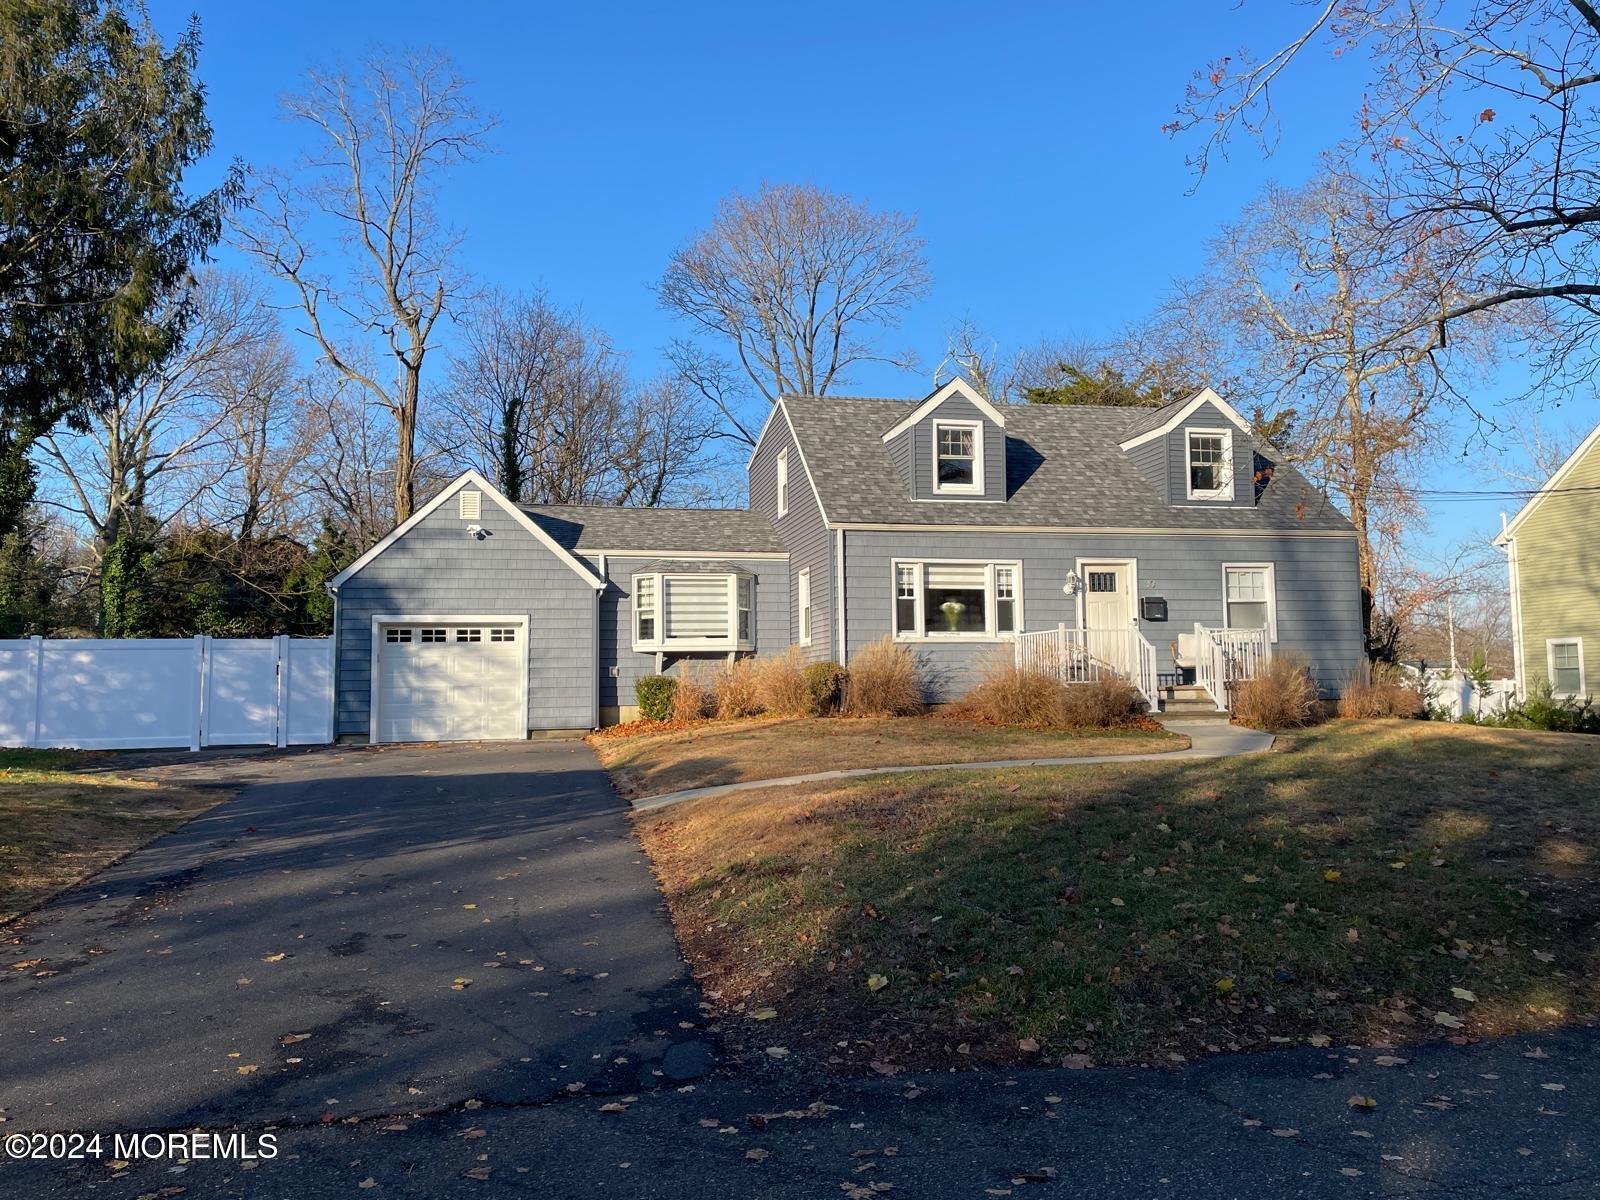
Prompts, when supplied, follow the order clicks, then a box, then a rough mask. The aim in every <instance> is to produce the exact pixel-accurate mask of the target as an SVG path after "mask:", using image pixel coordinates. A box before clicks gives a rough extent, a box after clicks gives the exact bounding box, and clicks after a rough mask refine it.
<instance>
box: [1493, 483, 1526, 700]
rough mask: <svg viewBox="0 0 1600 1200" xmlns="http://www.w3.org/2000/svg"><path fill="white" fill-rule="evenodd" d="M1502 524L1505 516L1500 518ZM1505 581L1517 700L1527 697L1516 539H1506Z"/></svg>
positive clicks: (1519, 570) (1520, 585)
mask: <svg viewBox="0 0 1600 1200" xmlns="http://www.w3.org/2000/svg"><path fill="white" fill-rule="evenodd" d="M1500 520H1501V522H1502V523H1504V521H1505V514H1504V513H1502V514H1501V516H1500ZM1505 552H1506V581H1507V584H1508V585H1509V587H1510V589H1511V674H1512V677H1513V678H1514V679H1515V680H1516V686H1517V699H1519V700H1521V699H1525V698H1526V697H1527V695H1528V681H1527V664H1526V662H1524V660H1523V658H1524V656H1523V653H1522V571H1521V569H1520V568H1519V566H1518V564H1517V539H1516V538H1514V537H1512V538H1507V539H1506V541H1505Z"/></svg>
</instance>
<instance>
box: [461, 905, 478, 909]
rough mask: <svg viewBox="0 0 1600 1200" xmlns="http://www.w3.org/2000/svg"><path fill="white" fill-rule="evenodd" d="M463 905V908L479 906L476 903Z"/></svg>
mask: <svg viewBox="0 0 1600 1200" xmlns="http://www.w3.org/2000/svg"><path fill="white" fill-rule="evenodd" d="M461 907H462V908H477V907H478V906H477V905H476V904H463V905H462V906H461Z"/></svg>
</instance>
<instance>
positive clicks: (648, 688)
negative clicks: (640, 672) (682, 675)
mask: <svg viewBox="0 0 1600 1200" xmlns="http://www.w3.org/2000/svg"><path fill="white" fill-rule="evenodd" d="M677 690H678V681H677V680H676V679H674V678H672V676H670V675H646V676H645V677H644V678H643V679H640V680H638V681H637V682H635V683H634V685H633V694H634V698H635V699H637V700H638V701H639V715H640V716H641V717H643V718H644V719H645V720H647V721H666V720H669V719H670V718H671V716H672V693H673V692H675V691H677Z"/></svg>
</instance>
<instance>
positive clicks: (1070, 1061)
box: [1061, 1054, 1094, 1071]
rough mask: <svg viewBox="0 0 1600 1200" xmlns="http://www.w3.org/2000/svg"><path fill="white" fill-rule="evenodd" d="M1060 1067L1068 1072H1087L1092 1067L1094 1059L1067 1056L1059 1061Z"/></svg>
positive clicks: (1080, 1055)
mask: <svg viewBox="0 0 1600 1200" xmlns="http://www.w3.org/2000/svg"><path fill="white" fill-rule="evenodd" d="M1061 1065H1062V1066H1063V1067H1065V1068H1066V1069H1067V1070H1069V1071H1087V1070H1088V1069H1089V1068H1090V1067H1092V1066H1094V1059H1092V1058H1090V1057H1089V1056H1088V1055H1087V1054H1069V1055H1067V1056H1066V1057H1065V1058H1063V1059H1062V1060H1061Z"/></svg>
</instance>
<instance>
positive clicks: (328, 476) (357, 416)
mask: <svg viewBox="0 0 1600 1200" xmlns="http://www.w3.org/2000/svg"><path fill="white" fill-rule="evenodd" d="M306 421H307V429H308V432H309V434H310V446H309V449H308V453H307V455H306V459H305V468H306V489H307V491H308V492H309V493H310V494H311V495H312V496H314V497H315V498H316V500H317V503H318V506H319V508H320V509H321V510H322V511H323V512H324V513H327V514H329V515H330V516H331V518H332V520H333V521H334V523H335V524H336V525H337V526H338V527H339V528H340V529H341V530H342V531H343V533H344V534H345V536H346V537H347V538H348V539H349V542H350V544H351V545H352V546H353V547H355V549H356V550H357V552H360V551H364V550H366V549H367V548H368V547H370V546H373V545H376V544H377V542H378V541H379V540H380V539H382V538H383V536H384V535H385V534H387V533H388V532H389V530H391V529H393V528H394V526H395V522H396V518H395V512H394V504H395V490H394V487H393V482H392V481H393V477H394V431H393V427H392V425H391V423H390V421H389V414H388V413H387V412H386V411H385V410H384V409H382V408H379V407H377V406H376V405H374V404H371V403H370V402H369V401H368V399H367V396H366V394H365V391H364V389H362V388H361V386H360V385H359V384H357V383H354V382H352V381H351V379H350V378H349V377H348V376H346V375H344V374H343V373H341V372H338V371H335V370H333V369H332V368H330V367H325V368H324V369H323V370H322V371H320V372H318V373H317V374H314V375H313V376H312V377H311V378H310V379H309V380H307V394H306Z"/></svg>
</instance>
